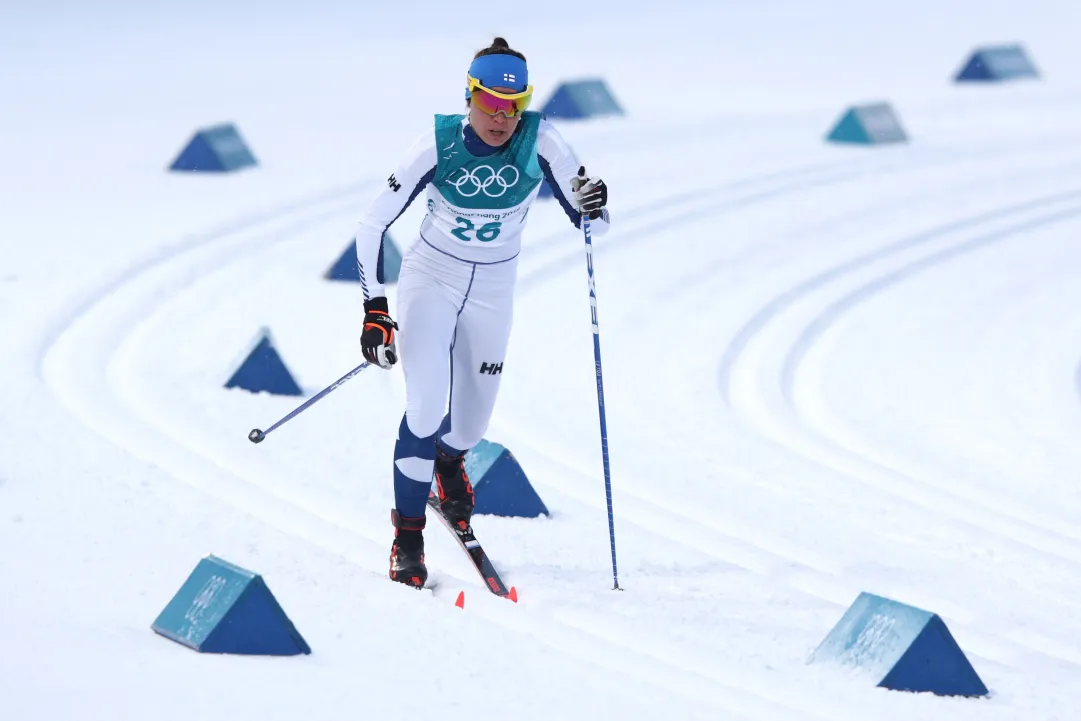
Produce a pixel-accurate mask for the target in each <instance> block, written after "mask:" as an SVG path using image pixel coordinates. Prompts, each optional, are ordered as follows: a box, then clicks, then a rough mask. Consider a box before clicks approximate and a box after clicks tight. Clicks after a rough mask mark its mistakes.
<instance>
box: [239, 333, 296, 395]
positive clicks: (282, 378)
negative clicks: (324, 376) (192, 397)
mask: <svg viewBox="0 0 1081 721" xmlns="http://www.w3.org/2000/svg"><path fill="white" fill-rule="evenodd" d="M225 387H226V388H243V389H244V390H247V391H251V392H252V393H259V392H262V391H265V392H267V393H271V394H273V395H278V396H302V395H304V392H303V391H302V390H301V389H300V386H299V385H297V382H296V381H295V380H293V376H292V374H291V373H290V372H289V369H288V368H286V367H285V363H283V362H282V359H281V356H280V355H278V351H277V350H276V349H275V348H274V341H273V339H272V338H271V335H270V330H269V329H268V328H262V329H260V331H259V336H258V337H257V339H256V342H255V344H254V345H253V346H252V349H251V351H250V352H249V353H248V355H247V357H245V358H244V361H243V362H242V363H241V364H240V367H238V368H237V369H236V371H235V372H234V373H233V375H232V376H231V377H230V378H229V380H228V381H226V382H225Z"/></svg>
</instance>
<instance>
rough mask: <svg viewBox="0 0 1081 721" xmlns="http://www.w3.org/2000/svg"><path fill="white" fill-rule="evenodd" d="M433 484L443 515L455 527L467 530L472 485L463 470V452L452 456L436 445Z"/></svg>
mask: <svg viewBox="0 0 1081 721" xmlns="http://www.w3.org/2000/svg"><path fill="white" fill-rule="evenodd" d="M435 485H436V488H437V489H438V491H439V510H440V511H441V512H442V514H443V517H444V518H446V519H447V521H448V522H449V523H450V524H451V525H452V526H454V527H455V528H458V529H460V530H462V531H466V530H468V529H469V519H470V518H472V517H473V505H474V503H473V485H472V484H471V483H470V482H469V476H468V475H466V472H465V453H461V454H459V455H457V456H452V455H450V454H448V453H446V452H445V451H444V450H443V448H442V447H441V446H439V445H438V444H437V445H436V449H435Z"/></svg>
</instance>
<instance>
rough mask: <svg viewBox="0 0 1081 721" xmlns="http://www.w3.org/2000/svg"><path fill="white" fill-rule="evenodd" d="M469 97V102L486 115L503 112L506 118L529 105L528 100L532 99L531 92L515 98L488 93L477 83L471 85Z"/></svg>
mask: <svg viewBox="0 0 1081 721" xmlns="http://www.w3.org/2000/svg"><path fill="white" fill-rule="evenodd" d="M469 98H470V103H471V104H472V105H475V106H476V107H478V108H480V110H481V112H484V113H487V114H488V115H496V114H498V113H503V114H504V115H506V116H507V117H508V118H513V117H514V116H515V115H518V114H519V113H521V112H523V111H524V110H525V109H526V108H528V107H529V102H530V101H531V100H532V99H533V93H529V94H528V95H523V96H521V97H516V98H504V97H500V96H499V95H494V94H492V93H489V92H488V91H487V90H485V89H484V88H483V87H481V86H479V85H477V86H474V87H473V89H472V92H471V93H470V96H469Z"/></svg>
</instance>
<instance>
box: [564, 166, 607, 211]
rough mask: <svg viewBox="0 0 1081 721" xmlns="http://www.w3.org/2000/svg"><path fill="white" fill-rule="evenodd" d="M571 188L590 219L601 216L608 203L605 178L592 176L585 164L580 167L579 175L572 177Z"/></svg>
mask: <svg viewBox="0 0 1081 721" xmlns="http://www.w3.org/2000/svg"><path fill="white" fill-rule="evenodd" d="M571 189H572V190H573V191H574V202H575V204H576V205H577V206H578V210H579V211H581V213H582V215H588V216H589V219H590V220H596V219H597V218H599V217H601V215H602V211H603V209H604V206H606V205H608V186H607V185H605V184H604V181H603V180H601V179H600V178H590V177H589V176H588V175H586V168H585V166H584V165H583V166H581V167H579V168H578V177H576V178H571Z"/></svg>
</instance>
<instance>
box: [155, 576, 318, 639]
mask: <svg viewBox="0 0 1081 721" xmlns="http://www.w3.org/2000/svg"><path fill="white" fill-rule="evenodd" d="M151 628H152V629H153V630H154V632H155V633H157V634H159V635H161V636H164V637H165V638H168V639H170V640H172V641H176V642H177V643H179V644H182V645H184V646H187V647H188V648H191V649H193V650H195V651H199V652H201V653H226V654H243V655H258V656H295V655H298V654H309V653H311V652H312V650H311V648H310V647H309V646H308V644H307V642H306V641H305V640H304V638H303V637H302V636H301V635H300V633H299V632H298V631H297V629H296V627H295V626H294V625H293V622H292V621H290V620H289V617H288V616H286V615H285V611H284V610H282V607H281V606H280V605H279V604H278V601H277V599H275V598H274V594H272V593H271V592H270V589H269V588H268V587H267V585H266V582H265V581H263V578H262V576H260V575H259V574H257V573H253V572H252V571H248V570H246V569H243V568H241V567H239V566H235V565H233V564H231V563H229V562H228V561H224V560H222V559H220V558H218V557H216V556H214V555H208V556H206V557H205V558H203V559H202V560H201V561H199V564H198V565H197V566H196V567H195V570H194V571H192V572H191V575H190V576H188V579H187V581H185V582H184V585H183V586H181V588H180V590H179V591H177V593H176V595H175V596H173V598H172V600H171V601H169V603H168V605H167V606H166V607H165V608H164V609H163V610H162V612H161V613H160V614H159V615H158V617H157V619H155V621H154V623H153V624H152V625H151Z"/></svg>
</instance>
